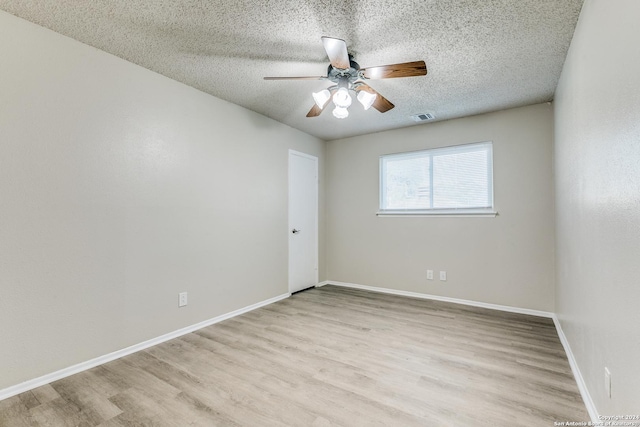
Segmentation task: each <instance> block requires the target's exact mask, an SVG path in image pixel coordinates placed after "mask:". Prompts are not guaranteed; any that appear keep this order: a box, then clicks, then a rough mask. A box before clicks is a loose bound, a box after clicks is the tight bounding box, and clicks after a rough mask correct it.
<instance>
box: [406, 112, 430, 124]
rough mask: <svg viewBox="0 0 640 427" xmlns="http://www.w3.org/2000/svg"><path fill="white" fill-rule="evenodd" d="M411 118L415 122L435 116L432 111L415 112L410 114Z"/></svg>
mask: <svg viewBox="0 0 640 427" xmlns="http://www.w3.org/2000/svg"><path fill="white" fill-rule="evenodd" d="M411 118H412V119H413V120H415V121H416V122H426V121H429V120H433V119H435V118H436V116H435V115H434V114H433V113H422V114H416V115H415V116H411Z"/></svg>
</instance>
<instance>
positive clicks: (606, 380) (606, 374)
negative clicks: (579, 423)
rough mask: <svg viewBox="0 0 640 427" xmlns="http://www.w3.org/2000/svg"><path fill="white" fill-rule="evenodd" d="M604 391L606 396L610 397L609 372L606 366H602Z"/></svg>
mask: <svg viewBox="0 0 640 427" xmlns="http://www.w3.org/2000/svg"><path fill="white" fill-rule="evenodd" d="M604 391H605V393H606V394H607V397H608V398H609V399H611V372H609V368H606V367H605V368H604Z"/></svg>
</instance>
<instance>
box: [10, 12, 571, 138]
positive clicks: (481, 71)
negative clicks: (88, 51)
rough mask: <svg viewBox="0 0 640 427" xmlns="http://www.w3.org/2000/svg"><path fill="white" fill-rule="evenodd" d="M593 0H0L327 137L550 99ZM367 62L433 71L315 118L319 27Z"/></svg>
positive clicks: (383, 85) (382, 85)
mask: <svg viewBox="0 0 640 427" xmlns="http://www.w3.org/2000/svg"><path fill="white" fill-rule="evenodd" d="M582 3H583V0H394V1H383V0H351V1H348V0H343V1H338V0H324V1H313V0H233V1H231V0H209V1H197V0H189V1H169V0H104V1H90V0H49V1H37V0H0V9H2V10H5V11H7V12H9V13H12V14H14V15H17V16H19V17H21V18H24V19H26V20H28V21H31V22H34V23H36V24H39V25H42V26H44V27H47V28H50V29H52V30H54V31H56V32H58V33H61V34H64V35H66V36H69V37H71V38H74V39H76V40H79V41H81V42H83V43H86V44H88V45H91V46H94V47H96V48H98V49H102V50H104V51H106V52H109V53H111V54H114V55H116V56H119V57H121V58H124V59H126V60H128V61H131V62H133V63H135V64H138V65H141V66H143V67H145V68H148V69H150V70H153V71H156V72H158V73H160V74H163V75H165V76H167V77H170V78H172V79H175V80H178V81H180V82H183V83H185V84H187V85H189V86H193V87H195V88H197V89H200V90H202V91H204V92H208V93H210V94H212V95H215V96H217V97H219V98H222V99H225V100H228V101H231V102H233V103H235V104H238V105H241V106H243V107H246V108H248V109H250V110H253V111H256V112H258V113H261V114H264V115H266V116H268V117H271V118H273V119H275V120H277V121H279V122H282V123H285V124H287V125H290V126H292V127H294V128H297V129H300V130H302V131H304V132H307V133H309V134H312V135H315V136H318V137H320V138H322V139H326V140H330V139H336V138H341V137H346V136H353V135H360V134H366V133H371V132H376V131H381V130H386V129H393V128H399V127H405V126H412V125H415V124H416V123H415V122H414V121H413V120H412V119H411V117H410V116H411V115H414V114H419V113H424V112H431V113H434V114H435V115H436V119H437V120H444V119H451V118H455V117H462V116H468V115H473V114H478V113H483V112H489V111H495V110H501V109H505V108H510V107H516V106H522V105H528V104H534V103H539V102H544V101H550V100H552V99H553V94H554V91H555V87H556V84H557V82H558V78H559V77H560V71H561V70H562V65H563V63H564V59H565V57H566V53H567V49H568V47H569V44H570V42H571V37H572V36H573V31H574V28H575V25H576V21H577V19H578V15H579V12H580V9H581V7H582ZM323 35H326V36H331V37H336V38H342V39H344V40H345V41H346V42H347V46H348V48H349V53H351V54H353V55H354V56H355V60H356V61H357V62H358V63H359V64H360V66H362V67H371V66H376V65H385V64H395V63H400V62H409V61H417V60H424V61H425V62H426V64H427V69H428V70H429V73H428V74H427V76H424V77H410V78H398V79H385V80H370V81H368V84H369V85H370V86H371V87H373V88H374V89H376V90H377V91H378V92H380V93H381V94H382V95H384V96H385V97H386V98H387V99H389V100H390V101H391V102H393V103H394V104H395V105H396V108H394V109H393V110H391V111H389V112H387V113H384V114H382V113H379V112H378V111H376V110H374V109H370V110H368V111H364V110H363V109H362V107H361V106H360V105H359V104H358V103H357V102H356V103H354V104H353V105H352V106H351V107H350V108H349V111H350V113H351V115H350V116H349V117H348V118H346V119H342V120H339V119H336V118H334V117H333V116H332V114H331V108H330V107H327V108H326V109H325V111H324V113H323V114H322V115H321V116H320V117H316V118H306V117H305V115H306V114H307V112H308V111H309V109H310V108H311V106H312V105H313V99H312V97H311V93H312V92H314V91H318V90H320V89H322V88H325V87H328V86H329V85H330V83H329V82H327V81H308V80H307V81H264V80H262V77H263V76H306V75H310V76H318V75H326V72H327V65H328V59H327V58H326V53H325V51H324V49H323V46H322V42H321V40H320V37H321V36H323Z"/></svg>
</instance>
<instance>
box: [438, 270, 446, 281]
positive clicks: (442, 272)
mask: <svg viewBox="0 0 640 427" xmlns="http://www.w3.org/2000/svg"><path fill="white" fill-rule="evenodd" d="M440 280H442V281H443V282H444V281H446V280H447V272H446V271H441V272H440Z"/></svg>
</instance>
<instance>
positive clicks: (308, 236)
mask: <svg viewBox="0 0 640 427" xmlns="http://www.w3.org/2000/svg"><path fill="white" fill-rule="evenodd" d="M316 283H318V158H317V157H314V156H310V155H308V154H304V153H300V152H297V151H293V150H289V292H296V291H300V290H302V289H306V288H308V287H310V286H314V285H315V284H316Z"/></svg>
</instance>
